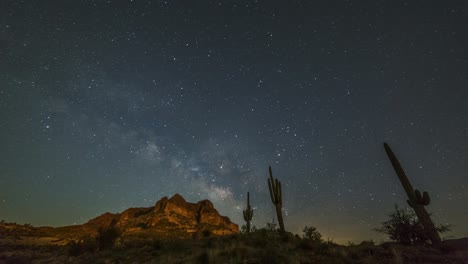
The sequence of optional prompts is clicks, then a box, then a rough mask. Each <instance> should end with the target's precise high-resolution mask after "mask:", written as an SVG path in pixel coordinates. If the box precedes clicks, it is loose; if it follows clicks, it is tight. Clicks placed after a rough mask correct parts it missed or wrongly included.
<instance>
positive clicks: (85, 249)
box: [66, 239, 97, 256]
mask: <svg viewBox="0 0 468 264" xmlns="http://www.w3.org/2000/svg"><path fill="white" fill-rule="evenodd" d="M96 247H97V246H96V243H94V242H93V241H92V240H90V239H84V240H79V241H75V240H72V241H70V242H69V243H68V244H67V245H66V250H67V255H68V256H79V255H82V254H85V253H92V252H94V251H96Z"/></svg>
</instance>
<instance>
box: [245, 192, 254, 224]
mask: <svg viewBox="0 0 468 264" xmlns="http://www.w3.org/2000/svg"><path fill="white" fill-rule="evenodd" d="M242 213H243V214H244V220H245V221H246V222H247V233H250V221H252V216H253V209H252V207H250V193H249V192H247V209H245V210H243V211H242Z"/></svg>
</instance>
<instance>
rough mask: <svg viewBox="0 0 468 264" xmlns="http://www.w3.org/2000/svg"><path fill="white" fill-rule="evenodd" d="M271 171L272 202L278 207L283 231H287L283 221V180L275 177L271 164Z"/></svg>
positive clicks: (277, 211) (279, 221)
mask: <svg viewBox="0 0 468 264" xmlns="http://www.w3.org/2000/svg"><path fill="white" fill-rule="evenodd" d="M268 170H269V172H270V178H269V179H268V187H269V189H270V197H271V202H272V203H273V204H274V205H275V208H276V215H277V216H278V224H279V226H280V230H281V232H285V230H284V222H283V213H282V212H281V211H282V208H283V196H282V193H281V182H280V181H279V180H278V179H275V178H273V173H272V172H271V166H269V167H268Z"/></svg>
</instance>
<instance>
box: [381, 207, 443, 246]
mask: <svg viewBox="0 0 468 264" xmlns="http://www.w3.org/2000/svg"><path fill="white" fill-rule="evenodd" d="M389 217H390V219H389V220H388V221H385V222H383V223H382V226H381V227H379V228H376V229H375V230H376V231H377V232H380V233H384V234H386V235H388V237H389V238H390V240H392V241H396V242H399V243H402V244H407V245H414V244H423V243H427V242H429V241H430V237H431V236H430V234H429V232H428V231H427V230H424V227H423V225H422V224H421V223H420V221H419V220H418V218H417V216H416V215H415V213H413V212H412V211H409V210H405V209H400V208H399V207H398V205H395V211H394V212H392V213H390V214H389ZM436 230H437V232H439V233H444V232H448V231H450V228H449V226H448V225H438V226H436Z"/></svg>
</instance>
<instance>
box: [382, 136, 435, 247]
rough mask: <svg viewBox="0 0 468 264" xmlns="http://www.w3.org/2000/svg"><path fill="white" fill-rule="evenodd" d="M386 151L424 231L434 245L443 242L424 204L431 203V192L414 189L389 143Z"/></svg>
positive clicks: (385, 145) (385, 146)
mask: <svg viewBox="0 0 468 264" xmlns="http://www.w3.org/2000/svg"><path fill="white" fill-rule="evenodd" d="M384 148H385V152H387V155H388V158H389V159H390V161H391V162H392V166H393V169H395V172H396V174H397V176H398V178H399V179H400V182H401V185H403V188H404V189H405V192H406V194H407V195H408V201H407V202H408V204H409V206H411V208H413V210H414V212H415V213H416V216H417V217H418V219H419V222H420V223H421V225H422V226H423V228H424V231H425V232H427V235H428V236H429V239H430V240H431V242H432V244H433V245H438V244H440V242H441V239H440V236H439V233H438V232H437V229H436V227H435V225H434V223H433V222H432V220H431V217H430V216H429V214H428V213H427V211H426V208H425V207H424V206H426V205H428V204H429V203H430V198H429V194H428V193H427V192H423V194H421V192H420V191H419V190H414V189H413V186H412V185H411V182H410V181H409V179H408V177H407V176H406V174H405V171H404V170H403V168H402V167H401V164H400V162H399V161H398V159H397V157H396V156H395V154H393V151H392V149H391V148H390V146H389V145H388V144H387V143H384Z"/></svg>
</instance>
